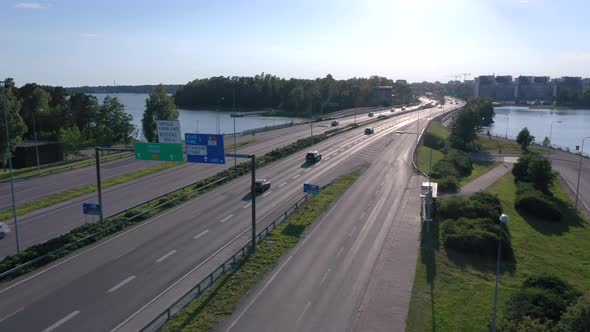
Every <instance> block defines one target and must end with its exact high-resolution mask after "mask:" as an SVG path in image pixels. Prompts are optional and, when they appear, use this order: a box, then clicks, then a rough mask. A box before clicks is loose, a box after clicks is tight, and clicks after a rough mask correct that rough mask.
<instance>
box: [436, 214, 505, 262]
mask: <svg viewBox="0 0 590 332" xmlns="http://www.w3.org/2000/svg"><path fill="white" fill-rule="evenodd" d="M441 235H442V238H443V243H444V245H445V247H446V248H447V249H454V250H457V251H460V252H464V253H470V254H478V255H480V256H485V257H490V258H494V257H496V251H497V250H498V241H499V236H501V237H502V241H503V242H502V247H503V249H504V250H503V251H502V256H503V257H505V258H508V259H509V258H511V256H512V251H511V250H510V241H509V238H508V232H507V231H506V230H505V229H504V228H503V225H500V224H499V222H496V221H493V220H492V219H489V218H477V219H468V218H459V219H458V220H453V219H447V220H445V221H444V222H443V223H442V224H441Z"/></svg>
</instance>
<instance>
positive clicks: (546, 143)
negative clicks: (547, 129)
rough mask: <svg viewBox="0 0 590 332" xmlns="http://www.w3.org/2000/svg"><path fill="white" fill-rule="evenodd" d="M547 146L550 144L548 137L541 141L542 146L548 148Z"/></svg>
mask: <svg viewBox="0 0 590 332" xmlns="http://www.w3.org/2000/svg"><path fill="white" fill-rule="evenodd" d="M549 144H551V141H550V140H549V137H547V136H545V138H544V139H543V146H549Z"/></svg>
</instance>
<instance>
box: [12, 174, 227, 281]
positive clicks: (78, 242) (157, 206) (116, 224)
mask: <svg viewBox="0 0 590 332" xmlns="http://www.w3.org/2000/svg"><path fill="white" fill-rule="evenodd" d="M227 178H228V177H223V178H221V179H219V180H216V181H214V182H211V183H208V184H206V185H204V186H201V187H198V188H195V189H194V190H191V191H189V192H186V193H184V194H182V195H180V196H178V197H175V198H173V199H171V200H168V201H166V202H163V203H160V204H158V205H156V206H154V207H151V208H149V209H147V210H145V211H141V212H140V213H138V214H136V215H133V216H130V217H128V218H127V219H125V220H121V221H120V222H117V223H114V224H112V225H110V226H109V227H107V228H104V229H102V230H100V231H97V232H94V233H92V234H89V235H87V236H85V237H83V238H81V239H78V240H77V241H75V242H72V243H68V244H66V245H65V246H63V247H60V248H58V249H55V250H53V251H50V252H48V253H47V254H45V255H42V256H39V257H37V258H35V259H32V260H30V261H28V262H26V263H23V264H20V265H18V266H15V267H13V268H12V269H10V270H8V271H4V272H2V273H0V280H2V279H4V278H5V277H7V276H9V275H11V274H13V273H15V272H17V271H20V270H22V269H24V268H27V267H29V266H31V265H33V264H35V263H38V262H40V261H43V260H44V259H46V258H48V257H52V256H55V255H57V254H59V253H61V252H62V251H65V250H67V249H70V248H76V247H77V246H78V245H80V244H83V243H84V242H85V241H87V240H89V239H92V238H95V237H98V236H100V235H102V234H105V233H107V232H109V231H110V230H112V229H114V228H116V227H119V226H121V225H123V224H125V223H128V222H130V221H133V220H134V219H137V218H139V217H141V216H143V215H145V214H147V213H149V212H151V211H154V210H156V209H159V208H161V207H163V206H165V205H168V204H171V203H174V202H176V201H178V200H180V199H183V198H185V197H187V196H188V195H191V194H193V193H195V192H197V191H199V190H202V189H205V188H207V187H209V186H212V185H214V184H217V183H219V182H221V181H224V180H227ZM202 181H203V180H200V181H197V182H195V183H192V184H190V185H187V186H184V187H182V188H180V189H177V190H175V191H172V192H169V193H167V194H164V195H160V196H158V197H156V198H153V199H151V200H149V201H147V202H143V203H141V204H138V205H136V206H134V207H131V208H128V209H125V210H124V211H121V212H118V213H116V214H113V215H111V216H109V217H108V218H107V219H106V220H108V219H113V218H116V217H118V216H121V215H124V214H125V213H127V212H129V211H131V210H133V209H136V208H139V207H142V206H145V205H148V204H150V203H153V202H155V201H157V200H160V199H162V198H163V197H165V196H166V195H169V194H172V193H175V192H177V191H180V190H184V189H186V188H188V187H191V186H195V185H198V184H199V182H202Z"/></svg>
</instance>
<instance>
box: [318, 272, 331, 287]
mask: <svg viewBox="0 0 590 332" xmlns="http://www.w3.org/2000/svg"><path fill="white" fill-rule="evenodd" d="M331 270H332V269H328V271H326V273H324V275H323V276H322V280H320V286H321V285H322V284H323V283H324V281H326V278H327V277H328V274H329V273H330V271H331Z"/></svg>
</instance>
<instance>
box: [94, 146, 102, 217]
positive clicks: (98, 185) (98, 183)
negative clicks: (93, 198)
mask: <svg viewBox="0 0 590 332" xmlns="http://www.w3.org/2000/svg"><path fill="white" fill-rule="evenodd" d="M94 158H96V162H95V164H96V189H97V190H98V207H99V210H100V222H101V223H102V222H103V221H104V217H103V213H102V211H103V209H102V182H101V181H100V148H99V147H98V146H97V147H95V148H94Z"/></svg>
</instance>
